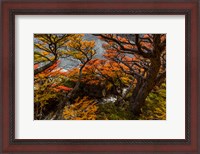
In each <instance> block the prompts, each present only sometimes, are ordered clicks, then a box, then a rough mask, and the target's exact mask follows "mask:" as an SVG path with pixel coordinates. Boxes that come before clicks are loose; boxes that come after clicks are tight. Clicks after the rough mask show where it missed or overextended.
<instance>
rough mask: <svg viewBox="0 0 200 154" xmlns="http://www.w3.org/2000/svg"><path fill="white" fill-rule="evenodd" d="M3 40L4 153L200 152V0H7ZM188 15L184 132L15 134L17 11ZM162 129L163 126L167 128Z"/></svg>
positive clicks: (0, 52)
mask: <svg viewBox="0 0 200 154" xmlns="http://www.w3.org/2000/svg"><path fill="white" fill-rule="evenodd" d="M0 4H1V8H2V18H1V21H2V29H1V31H0V32H1V35H0V38H1V39H0V40H2V41H1V45H0V48H1V49H2V50H0V58H1V60H0V61H2V63H1V64H0V71H1V77H0V85H1V89H0V90H1V92H0V96H1V97H0V98H2V99H1V104H0V108H1V110H0V113H1V115H0V120H1V124H2V125H1V124H0V130H1V133H0V137H1V145H0V148H1V149H0V152H1V153H9V152H12V153H13V152H16V153H21V152H48V153H51V152H52V153H55V152H94V153H96V152H112V153H116V152H119V153H124V152H134V153H141V152H142V153H147V152H148V153H156V152H157V153H161V152H163V153H171V152H176V153H191V154H194V153H200V143H199V139H200V130H198V128H200V127H199V126H200V120H199V118H198V117H200V105H199V104H198V92H199V90H198V88H199V84H198V72H199V71H198V69H199V65H200V64H198V56H199V55H198V40H199V38H198V37H199V35H198V34H199V31H198V30H199V29H198V25H199V19H198V17H199V16H198V14H199V13H198V11H199V1H198V0H176V1H175V0H164V1H161V0H149V1H146V0H143V1H139V0H124V1H123V0H111V1H95V2H94V1H89V0H88V1H63V0H57V1H54V0H52V1H51V0H48V1H47V0H37V1H27V0H26V1H15V0H10V1H7V0H5V1H4V0H3V1H2V2H0ZM18 14H21V15H32V14H37V15H42V14H47V15H50V14H78V15H82V14H89V15H91V14H92V15H99V14H101V15H102V14H103V15H107V14H110V15H117V14H119V15H123V14H124V15H125V14H132V15H135V14H142V15H157V14H164V15H178V14H181V15H185V17H186V24H185V26H186V31H185V34H186V39H185V40H186V52H185V55H186V67H185V69H186V121H185V122H186V138H185V139H183V140H180V139H179V140H177V139H171V140H169V139H163V140H157V139H156V140H153V139H143V140H139V139H138V140H136V139H133V140H128V139H123V140H117V139H116V140H106V139H105V140H100V139H97V140H94V139H91V140H79V139H78V140H69V139H66V140H56V139H55V140H34V139H30V140H22V139H15V138H14V136H15V132H14V129H15V121H14V118H15V117H14V113H15V90H14V89H15V43H14V42H15V39H14V38H15V37H14V36H15V29H14V27H15V22H14V19H15V15H18ZM163 133H164V132H163Z"/></svg>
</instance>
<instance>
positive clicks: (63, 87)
mask: <svg viewBox="0 0 200 154" xmlns="http://www.w3.org/2000/svg"><path fill="white" fill-rule="evenodd" d="M54 90H55V91H56V92H59V91H66V92H68V91H71V90H72V88H69V87H67V86H58V87H56V88H54Z"/></svg>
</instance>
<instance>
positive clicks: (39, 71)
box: [34, 58, 57, 75]
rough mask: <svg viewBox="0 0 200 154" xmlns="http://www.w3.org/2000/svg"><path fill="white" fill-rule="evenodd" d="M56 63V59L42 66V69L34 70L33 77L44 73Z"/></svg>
mask: <svg viewBox="0 0 200 154" xmlns="http://www.w3.org/2000/svg"><path fill="white" fill-rule="evenodd" d="M56 61H57V58H56V59H55V60H54V61H51V62H49V63H48V64H46V65H44V66H42V67H40V68H37V69H35V70H34V75H37V74H39V73H41V72H43V71H45V70H46V69H48V68H49V67H51V66H52V65H53V64H55V63H56Z"/></svg>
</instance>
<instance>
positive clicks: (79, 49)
mask: <svg viewBox="0 0 200 154" xmlns="http://www.w3.org/2000/svg"><path fill="white" fill-rule="evenodd" d="M83 36H84V35H83V34H74V35H71V36H68V42H67V43H66V48H65V52H64V53H63V55H65V56H69V57H71V58H73V59H76V60H78V61H79V62H80V65H79V67H78V80H77V81H76V84H75V86H74V87H73V88H72V89H70V91H69V92H68V93H66V95H65V96H64V97H63V99H62V100H60V103H59V104H58V105H57V108H56V112H54V113H53V115H52V114H51V116H53V117H54V118H55V119H63V114H62V113H63V109H64V107H65V106H67V105H70V104H71V102H70V101H71V100H70V99H72V98H73V97H74V95H75V94H76V92H77V91H78V89H79V86H80V82H81V79H82V71H83V68H84V67H85V66H86V64H87V63H88V62H89V61H90V60H91V59H92V58H93V56H94V55H95V53H96V51H95V50H94V47H95V42H94V41H86V40H84V39H83ZM47 117H49V115H48V116H47Z"/></svg>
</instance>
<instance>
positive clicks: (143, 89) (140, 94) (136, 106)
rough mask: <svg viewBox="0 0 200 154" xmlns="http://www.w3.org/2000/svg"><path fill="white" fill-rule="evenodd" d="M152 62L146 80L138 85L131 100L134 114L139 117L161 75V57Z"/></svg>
mask: <svg viewBox="0 0 200 154" xmlns="http://www.w3.org/2000/svg"><path fill="white" fill-rule="evenodd" d="M150 60H151V67H150V70H149V72H148V75H147V77H146V79H145V80H144V81H140V82H138V83H137V85H136V87H135V89H134V92H133V95H132V97H131V98H130V102H131V104H132V112H133V114H134V115H139V114H140V113H141V111H140V109H141V107H142V106H143V105H144V104H145V99H146V98H147V96H148V95H149V93H150V92H151V90H152V89H153V88H154V86H155V85H156V82H155V80H156V78H157V75H158V73H159V70H160V66H161V62H160V58H159V57H158V58H152V59H150Z"/></svg>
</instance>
